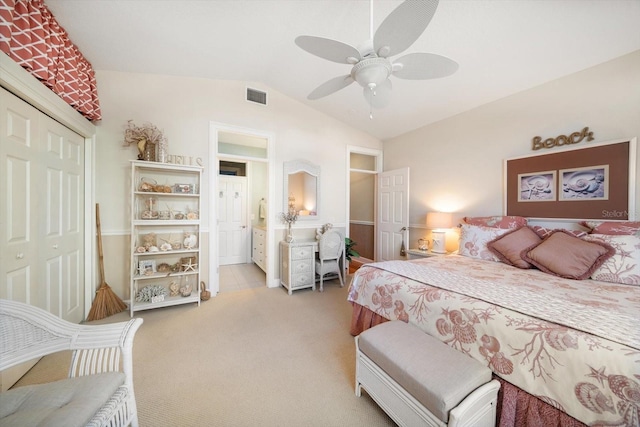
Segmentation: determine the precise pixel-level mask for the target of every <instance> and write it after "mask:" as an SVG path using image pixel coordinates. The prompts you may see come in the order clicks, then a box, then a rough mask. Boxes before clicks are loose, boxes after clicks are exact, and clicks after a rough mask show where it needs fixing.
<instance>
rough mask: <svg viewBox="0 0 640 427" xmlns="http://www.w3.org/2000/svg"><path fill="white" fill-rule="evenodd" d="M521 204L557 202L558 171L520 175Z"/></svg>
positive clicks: (519, 199) (519, 198)
mask: <svg viewBox="0 0 640 427" xmlns="http://www.w3.org/2000/svg"><path fill="white" fill-rule="evenodd" d="M518 182H519V183H520V191H519V192H518V201H519V202H552V201H555V200H556V188H557V183H556V171H544V172H533V173H521V174H518Z"/></svg>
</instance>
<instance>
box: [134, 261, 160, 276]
mask: <svg viewBox="0 0 640 427" xmlns="http://www.w3.org/2000/svg"><path fill="white" fill-rule="evenodd" d="M156 271H157V270H156V261H155V260H153V259H145V260H143V261H140V262H139V263H138V274H140V275H141V276H149V275H151V274H153V273H155V272H156Z"/></svg>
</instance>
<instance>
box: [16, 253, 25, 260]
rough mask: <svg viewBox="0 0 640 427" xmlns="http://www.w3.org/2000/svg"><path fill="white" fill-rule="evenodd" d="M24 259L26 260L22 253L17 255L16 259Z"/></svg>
mask: <svg viewBox="0 0 640 427" xmlns="http://www.w3.org/2000/svg"><path fill="white" fill-rule="evenodd" d="M22 258H24V254H23V253H22V252H18V253H17V254H16V259H22Z"/></svg>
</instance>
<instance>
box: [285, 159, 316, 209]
mask: <svg viewBox="0 0 640 427" xmlns="http://www.w3.org/2000/svg"><path fill="white" fill-rule="evenodd" d="M319 206H320V166H317V165H314V164H313V163H310V162H307V161H306V160H292V161H289V162H284V212H289V211H290V210H292V211H296V212H297V213H298V220H312V219H315V220H317V219H318V212H319Z"/></svg>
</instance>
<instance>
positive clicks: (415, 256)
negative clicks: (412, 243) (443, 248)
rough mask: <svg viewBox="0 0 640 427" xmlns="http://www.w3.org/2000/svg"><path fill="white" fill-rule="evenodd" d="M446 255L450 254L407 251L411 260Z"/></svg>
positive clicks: (415, 250) (418, 250) (416, 250)
mask: <svg viewBox="0 0 640 427" xmlns="http://www.w3.org/2000/svg"><path fill="white" fill-rule="evenodd" d="M444 255H448V254H439V253H436V252H431V251H421V250H420V249H409V250H407V257H408V258H409V259H418V258H429V257H432V256H444Z"/></svg>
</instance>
